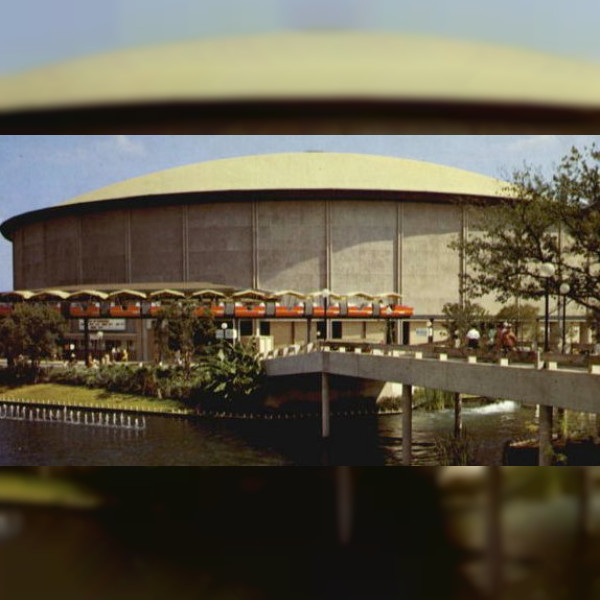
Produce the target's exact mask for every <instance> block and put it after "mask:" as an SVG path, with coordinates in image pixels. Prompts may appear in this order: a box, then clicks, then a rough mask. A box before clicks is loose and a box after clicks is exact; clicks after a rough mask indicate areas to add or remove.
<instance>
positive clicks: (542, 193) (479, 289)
mask: <svg viewBox="0 0 600 600" xmlns="http://www.w3.org/2000/svg"><path fill="white" fill-rule="evenodd" d="M507 194H508V195H509V198H508V200H506V201H504V202H498V203H497V204H496V205H494V206H489V205H486V206H477V205H473V206H471V218H472V222H473V223H474V224H475V227H473V229H474V230H477V231H478V233H475V234H473V235H470V236H469V237H468V238H467V239H465V240H459V241H455V242H453V243H452V244H451V247H452V248H454V249H457V250H459V251H460V252H462V253H463V254H464V257H465V259H466V262H467V265H468V267H469V268H468V270H467V273H466V274H465V275H464V288H465V292H466V294H467V295H468V296H469V297H471V298H476V297H480V296H483V295H486V294H493V295H494V296H495V297H496V299H497V300H498V301H501V302H508V301H511V300H514V299H515V298H520V299H526V300H530V299H540V298H543V297H544V295H545V292H546V280H545V279H544V278H543V277H542V276H541V272H540V267H541V265H542V264H543V263H552V264H553V265H554V267H555V269H556V275H555V277H554V278H552V279H551V280H550V281H549V285H550V293H552V294H557V293H558V288H559V286H560V284H561V283H568V284H569V286H570V292H569V293H568V297H569V298H570V299H572V300H573V301H575V302H576V303H578V304H579V305H580V306H583V307H586V308H587V309H589V310H590V311H592V313H593V314H594V315H595V316H596V320H597V321H600V150H599V149H598V148H597V147H596V146H591V147H589V148H585V149H583V150H581V151H580V150H578V149H577V148H573V149H572V150H571V151H570V153H569V154H568V155H567V156H565V157H564V158H563V159H562V161H561V162H560V163H559V165H558V166H557V167H556V168H555V169H554V173H553V174H552V175H551V176H549V177H548V176H544V175H542V174H541V173H540V172H539V171H537V170H535V169H533V168H532V167H527V166H526V167H524V168H523V169H522V170H520V171H517V172H515V173H514V175H513V177H512V181H511V182H510V184H509V185H508V187H507Z"/></svg>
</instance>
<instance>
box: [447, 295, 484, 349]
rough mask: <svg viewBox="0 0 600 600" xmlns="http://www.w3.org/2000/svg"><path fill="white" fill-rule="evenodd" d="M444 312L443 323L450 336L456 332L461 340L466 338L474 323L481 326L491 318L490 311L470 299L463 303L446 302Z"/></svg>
mask: <svg viewBox="0 0 600 600" xmlns="http://www.w3.org/2000/svg"><path fill="white" fill-rule="evenodd" d="M442 313H443V314H444V321H443V323H442V325H443V327H444V329H446V331H447V332H448V335H449V337H451V336H452V335H454V334H456V335H457V336H458V339H460V340H463V339H464V338H465V336H466V335H467V331H468V330H469V329H470V328H471V327H473V325H475V326H478V327H481V326H483V325H484V324H485V323H487V322H488V321H489V320H490V315H489V313H488V312H487V311H486V310H485V309H484V308H483V307H482V306H480V305H479V304H474V303H472V302H468V301H466V302H463V303H462V304H460V303H458V302H456V303H447V304H444V307H443V308H442Z"/></svg>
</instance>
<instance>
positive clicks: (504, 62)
mask: <svg viewBox="0 0 600 600" xmlns="http://www.w3.org/2000/svg"><path fill="white" fill-rule="evenodd" d="M92 117H93V118H92ZM415 118H416V119H417V122H415V121H414V119H415ZM419 121H421V123H420V126H422V125H423V124H426V123H427V122H437V123H438V125H439V124H440V123H441V122H445V123H451V122H454V123H457V124H459V125H460V124H462V125H463V126H465V127H466V128H467V129H468V130H469V132H472V131H473V129H472V128H473V127H474V126H476V125H477V124H479V126H483V128H484V129H486V130H487V129H489V127H491V128H492V129H493V128H494V127H500V128H501V127H503V126H506V125H508V126H512V127H513V128H514V127H515V126H516V128H517V129H520V128H523V127H525V128H527V126H528V125H536V124H537V125H539V126H547V125H553V126H556V127H554V130H557V128H558V130H573V131H585V132H586V133H592V132H594V131H595V130H596V128H597V129H600V65H599V64H595V63H586V62H579V61H575V60H572V59H566V58H561V57H556V56H552V55H547V54H544V53H539V52H535V51H529V50H524V49H517V48H512V47H504V46H496V45H490V44H483V43H473V42H466V41H459V40H450V39H441V38H436V37H426V36H416V35H399V34H385V33H367V32H365V33H360V32H339V31H337V32H324V31H312V32H296V33H293V32H288V33H280V34H269V35H260V36H248V37H236V38H220V39H204V40H199V41H192V42H180V43H175V44H168V45H160V46H150V47H142V48H133V49H129V50H124V51H118V52H112V53H107V54H102V55H97V56H88V57H83V58H78V59H75V60H70V61H68V62H63V63H57V64H54V65H50V66H46V67H43V68H38V69H34V70H30V71H26V72H23V73H18V74H13V75H10V76H7V77H3V78H0V131H13V132H19V131H23V132H29V131H37V132H40V133H42V132H44V131H53V130H55V131H61V132H62V131H81V132H85V131H90V132H95V131H105V130H111V129H114V130H119V131H123V130H124V129H129V130H143V129H147V130H149V131H150V130H151V131H160V132H163V131H164V132H168V131H175V130H178V129H180V130H193V131H206V132H210V133H213V132H224V133H225V132H226V133H236V132H238V131H239V132H244V131H250V132H254V131H256V132H262V131H268V130H269V129H272V128H275V129H277V128H282V129H284V130H286V131H295V130H297V131H301V132H304V133H306V132H310V131H325V130H328V128H329V127H328V126H332V125H333V126H334V127H333V128H334V129H335V125H336V124H337V125H338V126H342V127H343V126H349V127H352V126H354V127H355V128H356V129H358V130H362V131H376V130H378V128H385V127H386V124H387V125H389V126H391V127H392V129H393V126H394V124H396V125H397V126H398V127H400V128H404V129H406V126H407V123H409V122H412V123H413V124H417V123H418V122H419ZM486 124H487V125H488V126H489V127H488V128H486ZM469 128H470V129H469ZM356 129H355V130H356ZM463 129H464V127H463ZM467 129H465V132H467ZM457 132H461V131H460V130H459V131H457Z"/></svg>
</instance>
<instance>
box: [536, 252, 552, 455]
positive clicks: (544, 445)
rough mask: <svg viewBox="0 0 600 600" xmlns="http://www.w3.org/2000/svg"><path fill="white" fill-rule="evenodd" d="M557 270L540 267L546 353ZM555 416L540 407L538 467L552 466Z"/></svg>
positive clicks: (545, 264) (543, 265) (545, 366)
mask: <svg viewBox="0 0 600 600" xmlns="http://www.w3.org/2000/svg"><path fill="white" fill-rule="evenodd" d="M555 272H556V269H555V267H554V265H553V264H552V263H542V265H540V276H541V277H543V278H544V279H545V282H546V286H545V296H546V303H545V312H544V353H547V352H549V350H550V280H551V279H552V277H554V273H555ZM548 366H549V365H548V362H547V361H544V368H548ZM553 421H554V415H553V411H552V407H551V406H544V405H540V420H539V438H540V442H539V449H538V465H539V466H540V467H549V466H551V465H552V462H553V456H554V450H553V447H552V429H553Z"/></svg>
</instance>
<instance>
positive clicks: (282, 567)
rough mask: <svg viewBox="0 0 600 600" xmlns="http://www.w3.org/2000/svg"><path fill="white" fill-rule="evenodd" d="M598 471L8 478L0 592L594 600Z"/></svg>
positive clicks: (29, 473) (0, 536) (3, 495)
mask: <svg viewBox="0 0 600 600" xmlns="http://www.w3.org/2000/svg"><path fill="white" fill-rule="evenodd" d="M597 473H598V470H597V469H596V468H587V469H574V468H566V469H565V468H563V469H561V468H555V469H549V468H548V469H531V468H519V467H515V468H504V469H495V468H478V467H471V468H469V467H467V468H460V467H449V468H437V469H436V468H429V469H427V468H421V469H411V470H409V469H389V470H383V469H375V468H371V469H349V468H344V467H342V468H338V469H299V468H296V469H278V470H276V469H269V470H267V471H264V470H257V469H200V468H184V469H166V468H136V469H132V468H120V469H119V468H109V469H100V468H42V469H6V468H5V469H2V470H0V502H1V503H2V509H1V510H0V581H1V582H2V589H3V591H4V592H5V597H7V598H31V597H35V596H36V595H40V594H41V595H43V596H44V597H46V598H55V597H56V598H62V599H68V598H86V599H87V598H92V599H95V598H111V599H112V598H117V599H118V598H157V599H159V598H198V597H202V598H209V599H211V598H217V599H221V598H235V599H238V598H239V599H246V598H252V599H253V598H259V599H262V598H265V599H268V598H281V597H285V598H298V599H303V598H325V597H327V598H331V597H341V598H357V599H358V598H369V599H379V598H380V599H387V598H390V599H392V598H410V599H411V600H418V599H420V598H439V597H444V598H459V599H462V598H490V597H493V598H509V597H510V598H516V599H520V598H523V599H525V598H527V599H529V598H534V599H544V598H548V599H554V598H556V599H558V598H561V599H562V598H565V599H566V598H575V597H576V598H582V599H584V598H595V597H597V596H598V594H599V593H600V575H599V574H598V573H597V569H596V568H594V567H595V565H596V564H597V561H598V560H600V551H599V546H598V541H599V540H598V537H597V536H596V528H595V523H596V522H597V518H598V513H599V512H600V495H598V493H597V490H596V488H595V477H596V475H597ZM501 557H502V558H501Z"/></svg>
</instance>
